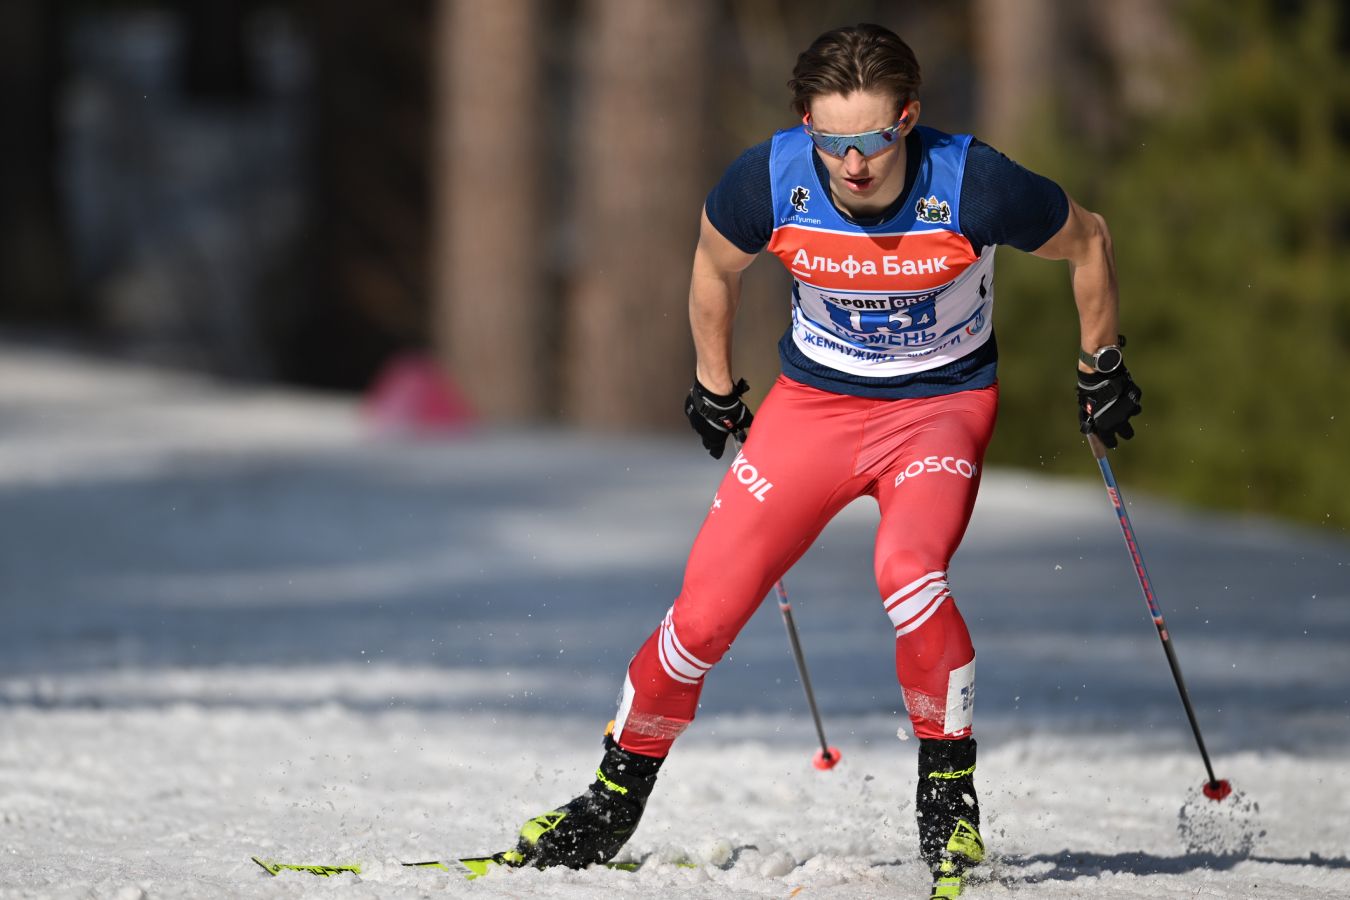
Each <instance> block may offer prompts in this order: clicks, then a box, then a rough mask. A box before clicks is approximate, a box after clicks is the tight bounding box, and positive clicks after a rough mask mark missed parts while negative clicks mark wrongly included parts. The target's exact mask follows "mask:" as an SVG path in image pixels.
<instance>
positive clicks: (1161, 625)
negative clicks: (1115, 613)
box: [1087, 434, 1233, 800]
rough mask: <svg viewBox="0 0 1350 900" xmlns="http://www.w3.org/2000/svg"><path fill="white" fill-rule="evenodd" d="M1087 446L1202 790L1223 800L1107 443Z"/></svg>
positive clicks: (1224, 789) (1224, 791)
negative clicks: (1185, 724)
mask: <svg viewBox="0 0 1350 900" xmlns="http://www.w3.org/2000/svg"><path fill="white" fill-rule="evenodd" d="M1087 440H1088V446H1089V447H1090V448H1091V449H1092V455H1093V456H1094V457H1096V459H1097V467H1098V468H1099V469H1101V470H1102V480H1104V481H1105V482H1106V494H1107V496H1109V497H1110V498H1111V505H1112V506H1114V507H1115V508H1116V518H1117V519H1118V520H1119V521H1120V530H1121V532H1122V533H1123V534H1124V535H1125V548H1126V549H1127V550H1128V551H1129V552H1130V562H1132V563H1134V574H1135V575H1137V576H1138V577H1139V587H1140V588H1141V589H1142V590H1143V592H1144V602H1145V603H1147V604H1148V611H1149V614H1150V615H1151V616H1153V624H1154V625H1155V626H1157V628H1158V638H1159V639H1160V640H1161V641H1162V645H1163V652H1165V653H1166V654H1167V664H1168V666H1170V667H1171V669H1172V678H1173V679H1174V680H1175V681H1176V683H1177V690H1178V691H1179V692H1180V693H1181V705H1182V706H1184V707H1185V708H1186V718H1187V719H1189V720H1190V723H1191V731H1192V732H1194V733H1195V743H1196V746H1197V747H1199V748H1200V758H1201V759H1203V760H1204V761H1205V773H1206V774H1208V775H1209V781H1208V782H1206V783H1205V786H1204V788H1203V791H1204V793H1205V796H1206V797H1208V798H1210V799H1211V800H1222V799H1223V798H1224V797H1227V796H1228V795H1229V794H1231V793H1232V792H1233V786H1232V785H1231V784H1229V783H1228V781H1227V780H1226V779H1221V778H1216V777H1214V766H1212V765H1211V764H1210V762H1209V752H1208V751H1207V750H1205V739H1204V738H1203V737H1201V736H1200V723H1199V722H1198V721H1197V720H1196V718H1195V709H1194V707H1192V706H1191V696H1190V694H1189V693H1187V691H1186V682H1185V681H1184V680H1183V679H1182V677H1181V665H1180V664H1179V663H1178V662H1177V654H1176V651H1175V650H1173V649H1172V636H1171V635H1170V634H1168V633H1167V623H1166V622H1164V621H1163V614H1162V610H1161V609H1159V608H1158V600H1157V598H1156V597H1155V596H1154V595H1153V583H1152V582H1151V581H1150V580H1149V577H1148V570H1147V569H1145V568H1144V557H1143V556H1142V555H1141V554H1140V552H1139V542H1138V541H1137V540H1135V537H1134V526H1133V525H1131V524H1130V514H1129V513H1128V512H1126V511H1125V501H1124V499H1122V498H1121V496H1120V487H1119V486H1118V485H1117V484H1116V476H1115V474H1114V473H1113V472H1112V471H1111V463H1110V462H1108V461H1107V459H1106V445H1105V444H1103V443H1102V442H1101V438H1099V437H1097V435H1095V434H1089V435H1088V436H1087Z"/></svg>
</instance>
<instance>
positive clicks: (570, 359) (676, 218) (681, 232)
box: [563, 0, 712, 427]
mask: <svg viewBox="0 0 1350 900" xmlns="http://www.w3.org/2000/svg"><path fill="white" fill-rule="evenodd" d="M586 14H587V17H588V21H587V23H586V24H585V26H584V27H583V29H582V33H583V34H585V35H587V36H588V37H589V40H588V41H585V42H583V44H582V46H581V47H580V48H579V51H578V52H579V54H580V59H581V60H582V63H581V65H582V89H581V91H580V104H581V108H580V110H579V113H578V120H579V128H578V141H579V144H578V161H577V170H578V184H577V189H578V196H577V206H578V229H577V230H578V235H577V240H578V252H577V254H576V259H575V260H574V264H575V269H574V270H573V289H572V291H571V295H570V297H569V298H568V299H569V305H568V310H567V315H568V321H567V323H566V326H567V327H566V334H567V342H566V352H567V357H566V360H565V362H564V367H565V372H564V375H565V395H564V401H563V402H564V413H565V415H566V416H567V418H568V419H569V420H571V421H575V422H580V423H584V424H588V425H599V426H611V427H622V426H637V427H642V426H668V425H674V424H676V423H677V422H678V421H679V406H680V400H681V398H682V397H683V395H684V393H685V391H686V390H688V388H689V383H690V381H691V379H692V378H693V352H692V347H691V344H690V338H689V317H688V312H687V309H688V306H687V302H688V294H689V271H690V263H691V262H692V259H693V249H694V246H695V244H696V242H697V240H698V217H699V210H700V208H701V206H702V202H703V195H704V193H705V192H706V190H707V188H708V187H709V185H708V184H707V179H706V178H705V177H704V176H705V173H704V172H703V171H702V165H701V159H702V156H703V154H702V152H701V150H702V144H703V142H704V140H705V139H706V137H707V134H706V133H707V128H706V122H705V112H706V109H705V105H706V100H707V96H708V75H707V72H708V70H709V66H708V64H707V61H706V59H705V57H706V55H707V54H708V52H709V51H708V42H709V40H710V38H711V35H710V33H709V32H710V25H711V14H712V5H711V4H706V3H670V2H664V0H591V2H590V3H588V4H587V8H586Z"/></svg>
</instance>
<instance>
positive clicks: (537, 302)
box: [431, 0, 558, 419]
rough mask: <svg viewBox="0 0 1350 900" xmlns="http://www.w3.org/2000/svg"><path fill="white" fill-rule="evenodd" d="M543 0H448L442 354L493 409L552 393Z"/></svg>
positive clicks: (441, 7) (440, 182) (439, 33)
mask: <svg viewBox="0 0 1350 900" xmlns="http://www.w3.org/2000/svg"><path fill="white" fill-rule="evenodd" d="M541 13H542V11H541V4H540V2H539V0H495V2H482V0H440V2H439V3H438V4H437V9H436V25H435V42H436V48H437V49H436V52H435V53H434V63H433V65H434V66H435V71H434V73H433V79H434V82H435V87H434V92H435V96H434V100H433V105H434V110H435V111H434V121H435V125H434V126H433V127H434V129H435V134H434V136H433V140H434V148H435V149H434V153H433V158H432V162H431V165H432V172H431V178H432V182H433V184H434V201H433V211H432V238H431V252H432V259H431V268H432V291H433V299H432V308H433V313H432V316H433V320H434V321H433V325H432V328H433V332H434V334H435V343H436V348H437V354H438V356H439V357H440V359H441V360H442V361H443V363H444V364H445V365H446V367H447V369H448V370H449V371H450V372H451V374H452V375H453V376H454V377H455V378H456V380H457V381H458V383H459V385H460V386H461V387H462V388H463V390H464V391H465V392H466V394H467V395H468V396H469V398H470V400H471V401H472V402H473V403H474V404H475V406H477V408H478V409H479V410H480V411H482V412H484V413H485V414H487V415H489V416H490V417H492V418H500V419H521V418H533V417H536V416H538V415H539V414H540V413H541V412H542V411H543V410H544V409H545V401H546V399H547V398H549V397H550V396H552V391H551V390H550V387H549V383H548V382H549V375H548V359H549V357H548V352H549V349H550V341H549V337H550V327H549V326H550V322H551V318H552V317H551V313H550V309H549V307H550V306H551V304H549V303H548V297H547V296H546V295H545V290H544V288H545V285H544V277H543V272H544V264H545V261H546V259H545V258H546V256H547V251H546V248H545V247H543V246H542V245H543V235H544V229H543V227H542V225H543V223H544V222H546V221H547V217H548V216H550V215H556V214H557V211H556V210H554V209H552V208H551V204H550V198H549V197H545V196H543V192H542V187H543V182H544V171H545V166H546V165H547V163H548V157H549V154H548V150H547V143H548V142H550V141H553V140H557V139H558V138H557V137H556V136H554V135H553V134H551V133H550V131H549V129H548V128H547V127H545V125H544V123H543V121H542V119H543V117H542V115H541V110H542V102H541V99H540V97H541V93H542V83H541V82H542V63H541V59H542V49H541V46H540V43H541V42H540V36H539V27H538V25H537V23H538V22H539V20H540V18H541Z"/></svg>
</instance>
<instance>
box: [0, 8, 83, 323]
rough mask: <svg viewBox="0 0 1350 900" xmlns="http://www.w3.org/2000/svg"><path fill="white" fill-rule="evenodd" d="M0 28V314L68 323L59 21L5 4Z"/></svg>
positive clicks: (49, 13)
mask: <svg viewBox="0 0 1350 900" xmlns="http://www.w3.org/2000/svg"><path fill="white" fill-rule="evenodd" d="M4 16H5V19H4V27H3V28H0V133H3V134H4V138H3V140H0V315H3V316H4V317H5V318H6V319H10V320H29V321H31V320H53V319H70V318H72V317H73V316H74V315H75V314H76V312H77V310H76V308H75V306H74V302H73V301H74V297H73V295H72V293H71V291H70V282H69V279H68V278H67V260H66V247H65V238H64V233H63V228H62V226H61V221H62V216H61V212H60V203H59V201H58V195H57V171H56V161H57V158H58V155H57V152H56V112H57V85H58V83H59V80H60V22H59V19H58V13H57V9H56V4H54V3H51V2H49V0H14V2H11V3H7V4H5V11H4Z"/></svg>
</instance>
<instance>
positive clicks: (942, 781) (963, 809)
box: [915, 738, 984, 898]
mask: <svg viewBox="0 0 1350 900" xmlns="http://www.w3.org/2000/svg"><path fill="white" fill-rule="evenodd" d="M915 809H916V811H917V813H918V817H919V854H920V855H921V856H922V857H923V860H924V862H926V863H928V868H929V869H930V870H932V872H933V893H932V895H931V896H932V897H934V898H948V897H959V896H961V881H962V878H963V876H964V875H965V873H966V871H967V870H968V869H970V867H971V866H974V865H975V864H976V863H979V862H980V861H981V860H983V859H984V841H983V840H982V839H981V838H980V801H979V799H978V798H977V797H976V795H975V739H974V738H963V739H961V740H959V741H940V740H927V739H925V740H921V741H919V790H918V798H917V802H916V804H915Z"/></svg>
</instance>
